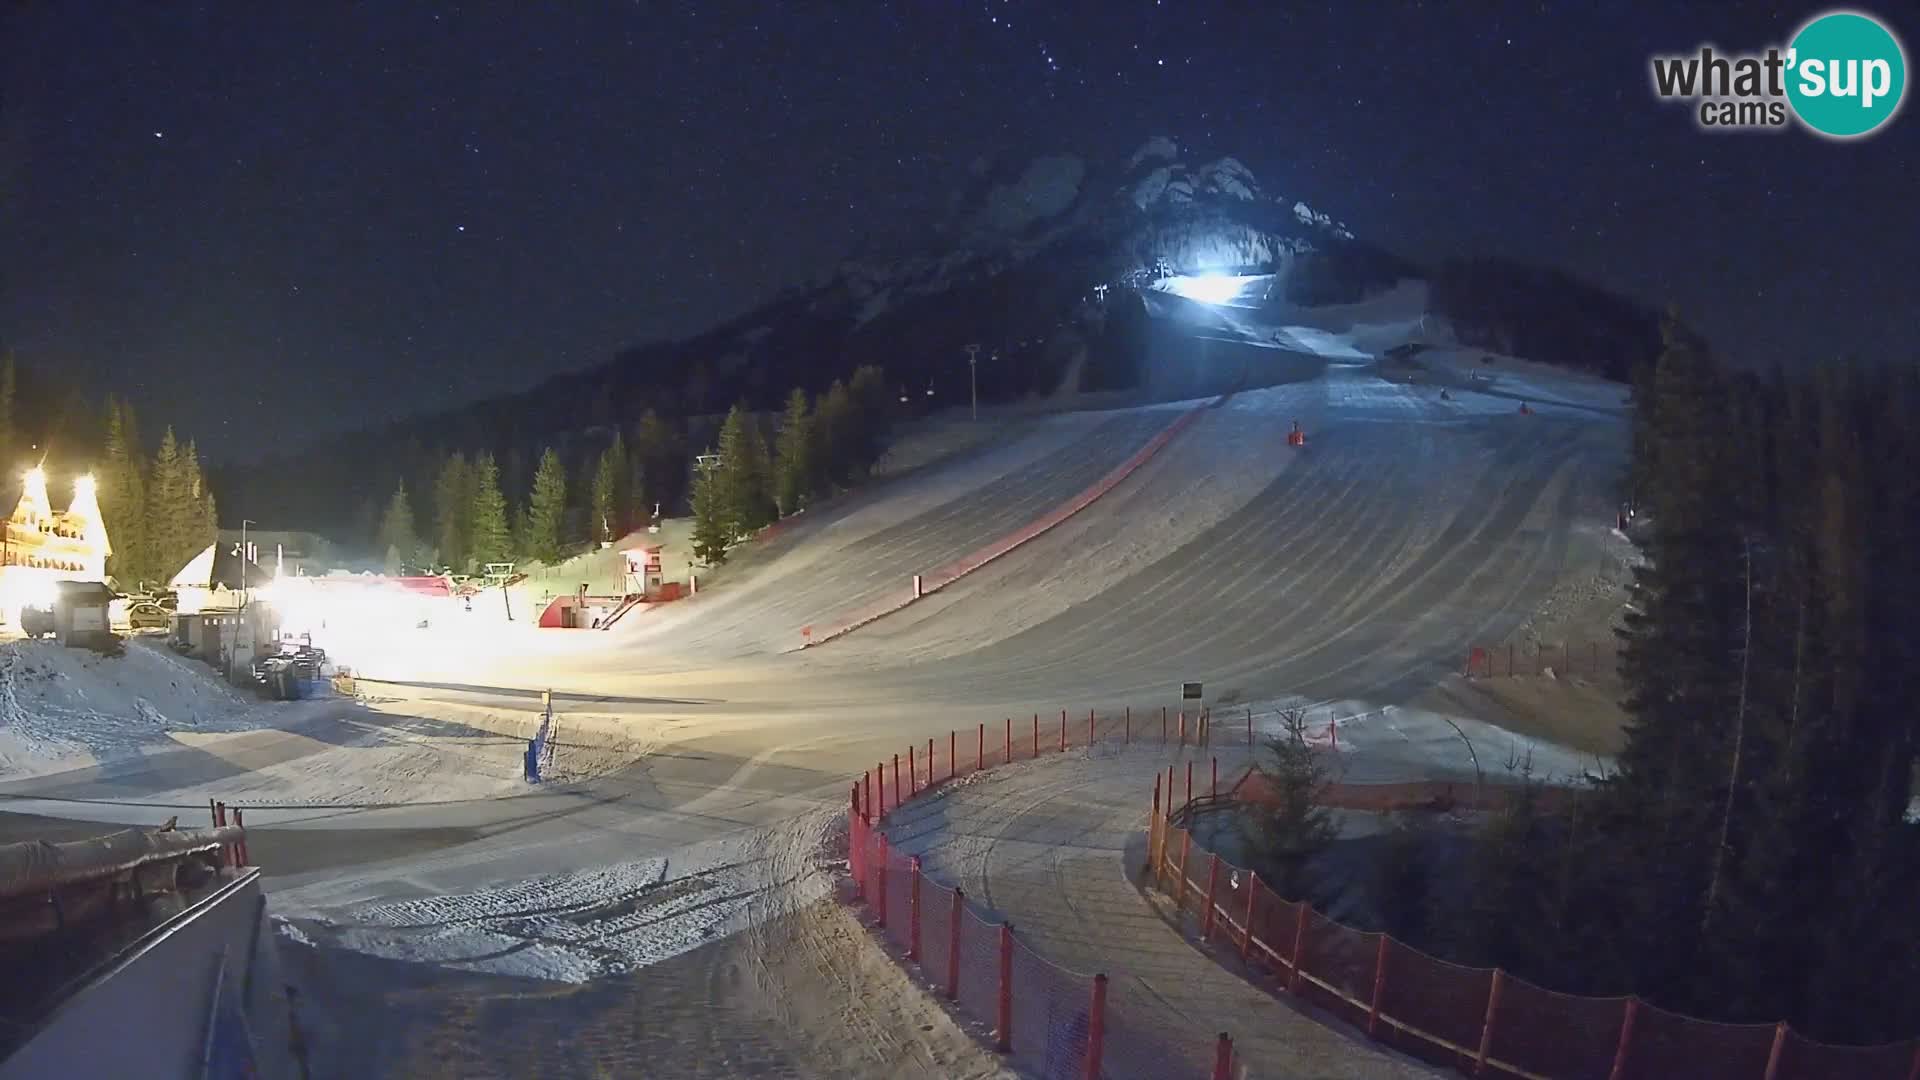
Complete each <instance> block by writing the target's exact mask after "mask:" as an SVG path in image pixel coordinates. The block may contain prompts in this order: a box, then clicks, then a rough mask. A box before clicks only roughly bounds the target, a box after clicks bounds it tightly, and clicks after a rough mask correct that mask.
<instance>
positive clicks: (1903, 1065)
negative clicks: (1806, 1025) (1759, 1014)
mask: <svg viewBox="0 0 1920 1080" xmlns="http://www.w3.org/2000/svg"><path fill="white" fill-rule="evenodd" d="M1915 1073H1920V1039H1909V1040H1907V1041H1905V1042H1897V1043H1886V1044H1883V1045H1880V1046H1835V1045H1833V1044H1832V1043H1822V1042H1814V1041H1813V1040H1812V1039H1807V1038H1803V1037H1801V1036H1800V1035H1799V1034H1798V1033H1797V1032H1793V1031H1789V1032H1787V1037H1786V1038H1785V1039H1784V1040H1782V1041H1781V1046H1780V1071H1779V1073H1778V1074H1777V1076H1776V1077H1775V1080H1842V1078H1846V1080H1911V1077H1913V1076H1914V1075H1915Z"/></svg>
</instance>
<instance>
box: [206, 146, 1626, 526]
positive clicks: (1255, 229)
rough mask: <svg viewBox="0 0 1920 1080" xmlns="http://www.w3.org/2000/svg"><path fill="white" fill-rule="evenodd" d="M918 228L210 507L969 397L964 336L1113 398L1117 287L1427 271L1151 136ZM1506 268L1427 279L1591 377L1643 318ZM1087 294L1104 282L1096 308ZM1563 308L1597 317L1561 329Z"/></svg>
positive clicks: (292, 513) (955, 203)
mask: <svg viewBox="0 0 1920 1080" xmlns="http://www.w3.org/2000/svg"><path fill="white" fill-rule="evenodd" d="M921 233H922V236H923V237H924V239H922V240H921V241H920V242H919V243H917V244H915V245H913V249H912V250H909V251H904V252H901V253H899V254H897V255H895V256H893V257H891V258H884V259H881V258H867V259H860V260H854V261H849V262H846V263H843V264H842V265H840V266H838V267H836V268H834V269H833V270H831V271H830V272H827V273H825V274H823V275H822V276H821V277H820V278H818V279H817V280H815V281H813V282H811V283H808V284H806V285H803V286H799V287H796V288H793V289H791V290H789V291H787V292H786V293H785V294H783V295H781V296H779V297H777V298H775V299H774V300H772V301H771V302H769V303H767V304H764V305H762V306H760V307H758V308H756V309H754V310H752V311H749V312H747V313H745V314H743V315H741V316H740V317H738V318H736V319H733V320H730V321H728V322H726V323H723V324H721V325H720V326H716V327H714V328H713V329H711V330H709V331H707V332H705V333H702V334H699V335H696V336H694V337H691V338H688V339H685V340H681V341H673V342H657V343H652V344H648V345H642V346H638V347H635V348H632V349H628V350H626V351H624V352H621V353H620V354H618V355H617V356H615V357H614V358H613V359H612V360H611V361H610V362H608V363H607V364H604V365H601V366H599V367H596V368H592V369H589V370H585V371H581V372H576V373H570V374H566V375H561V376H556V377H554V378H552V379H549V380H547V381H545V382H543V383H541V384H540V385H538V386H536V387H533V388H532V389H530V390H527V391H525V392H522V393H517V394H511V395H505V396H501V397H497V398H493V399H489V400H485V401H480V402H475V403H473V404H468V405H461V406H457V407H454V408H451V409H447V410H444V411H437V412H433V413H430V414H427V415H422V416H419V417H415V418H411V419H408V420H405V421H402V422H399V423H395V424H391V425H388V426H386V427H384V428H380V429H377V430H372V431H367V432H361V433H354V434H351V435H347V436H341V437H336V438H331V439H327V440H324V441H323V442H322V443H320V444H319V445H317V446H315V447H313V448H311V450H309V451H307V452H303V453H301V454H299V455H297V456H292V457H289V458H286V459H283V460H281V461H277V462H273V463H269V464H267V465H263V466H257V467H249V468H245V469H236V470H228V471H226V472H224V473H223V474H221V475H220V476H219V477H218V478H217V479H218V482H219V484H220V490H221V491H222V493H223V494H222V505H223V506H228V507H240V506H244V507H246V508H247V509H246V513H248V514H249V515H250V516H256V517H259V518H261V519H263V520H271V521H273V522H274V523H275V524H276V525H283V526H285V527H289V528H307V529H313V530H317V531H331V532H334V533H339V532H341V531H342V526H343V523H345V522H347V521H349V520H350V519H351V518H352V517H354V516H355V514H356V513H358V515H359V516H361V517H364V516H365V515H366V514H367V513H368V511H367V509H366V508H367V506H368V504H369V502H370V501H378V500H380V499H384V497H385V493H387V492H390V491H391V490H392V488H393V484H394V481H395V479H397V478H398V477H400V476H405V477H406V478H407V480H408V486H409V489H410V490H413V491H415V492H420V491H423V490H427V489H428V484H429V481H430V474H431V471H432V470H433V469H434V468H435V461H436V458H437V457H438V455H439V454H441V453H444V452H445V451H447V450H451V449H464V450H467V451H469V452H472V451H475V450H478V449H488V450H491V451H493V452H494V453H495V454H496V455H497V456H499V457H500V458H501V459H502V461H503V462H504V463H505V465H504V472H505V474H506V475H504V476H503V480H504V481H505V482H506V483H507V484H508V485H509V487H510V489H511V493H510V496H509V497H510V498H512V497H515V495H517V494H518V493H519V492H520V491H521V490H523V487H522V485H523V484H524V482H525V479H526V477H525V476H523V475H519V473H520V472H522V471H523V469H524V463H527V462H531V461H532V460H533V459H534V457H536V456H537V454H538V453H539V450H540V448H541V447H543V446H546V445H555V446H558V447H560V448H561V451H562V454H563V456H564V457H566V458H567V459H568V460H569V463H570V464H573V465H575V466H576V467H577V466H578V465H579V464H581V463H583V462H584V461H585V460H586V459H587V458H588V457H589V456H590V454H591V453H592V452H593V449H594V448H595V447H596V446H598V445H600V444H602V443H603V442H604V440H605V439H606V438H608V437H610V432H611V429H612V426H613V425H616V424H620V425H631V424H632V423H633V422H634V420H635V419H636V418H637V417H638V416H639V415H640V413H641V412H642V411H644V410H646V409H649V408H650V409H654V410H656V411H657V412H659V413H660V414H661V415H663V416H666V417H671V418H675V419H676V420H678V421H679V422H681V423H683V424H686V425H688V427H689V429H690V430H689V439H690V441H691V442H692V443H693V444H694V445H696V446H698V445H704V441H705V439H706V438H707V437H708V435H709V434H710V426H711V421H710V419H703V418H711V417H712V416H714V415H715V414H717V413H720V412H722V411H724V410H725V409H726V408H727V407H728V406H730V405H731V404H732V403H734V402H736V401H743V400H744V401H746V402H748V403H749V405H751V406H752V407H754V408H757V409H773V408H777V407H778V405H779V402H780V399H781V398H782V397H783V396H784V395H785V394H786V393H787V391H788V390H790V389H791V388H793V387H794V386H801V387H805V388H807V389H808V390H811V391H820V390H823V389H825V388H826V386H827V385H828V384H829V383H831V382H832V381H833V380H834V379H837V378H845V377H846V376H848V375H849V374H850V373H851V372H852V371H853V370H854V369H855V368H856V367H858V366H860V365H863V364H875V365H878V366H880V367H881V368H882V369H883V370H884V371H885V372H886V373H887V376H888V379H889V381H891V382H895V383H897V384H898V386H899V387H900V389H901V391H902V396H903V397H904V398H906V399H908V401H909V403H910V404H909V406H907V407H909V408H924V407H926V406H927V405H929V404H943V403H951V402H954V401H957V400H960V399H963V398H964V396H965V395H966V393H967V386H968V383H967V378H968V376H967V365H966V354H965V352H964V351H963V347H964V346H965V345H967V344H969V343H977V344H979V345H981V346H982V352H981V362H980V364H979V371H978V379H979V392H980V396H981V398H982V399H983V400H985V401H989V402H992V401H1001V400H1010V399H1014V398H1019V397H1022V396H1026V395H1034V394H1049V393H1052V392H1054V391H1055V390H1056V389H1057V388H1059V387H1060V386H1061V384H1062V380H1063V379H1064V378H1065V377H1066V375H1067V374H1068V372H1070V371H1071V372H1073V373H1074V376H1075V379H1076V386H1077V388H1078V389H1080V390H1100V389H1113V388H1123V387H1127V386H1131V385H1133V384H1134V383H1135V380H1136V379H1137V377H1138V375H1139V370H1138V365H1139V362H1140V357H1141V356H1142V355H1143V353H1144V346H1143V342H1144V340H1145V335H1146V332H1147V324H1148V321H1149V320H1148V317H1147V314H1146V310H1145V308H1144V307H1143V306H1142V305H1141V303H1140V300H1139V297H1138V295H1137V293H1136V292H1135V291H1133V290H1134V289H1135V288H1137V287H1138V286H1140V285H1144V284H1146V283H1147V282H1149V281H1150V280H1151V279H1152V278H1153V277H1155V276H1156V275H1157V274H1165V273H1172V274H1195V273H1207V272H1219V273H1233V274H1250V273H1276V274H1281V275H1283V280H1284V281H1285V283H1286V289H1287V293H1288V299H1289V300H1291V301H1293V302H1295V303H1303V304H1328V303H1344V302H1349V301H1353V300H1358V299H1360V298H1361V297H1362V296H1364V295H1366V294H1368V293H1370V292H1374V291H1377V290H1380V289H1384V288H1388V287H1391V286H1392V285H1394V284H1395V283H1396V282H1398V281H1400V280H1402V279H1406V278H1418V277H1424V276H1427V271H1425V270H1424V269H1423V268H1421V267H1419V266H1417V265H1415V264H1413V263H1410V262H1407V261H1406V260H1403V259H1400V258H1398V257H1396V256H1394V255H1392V254H1390V253H1389V252H1387V251H1386V250H1385V249H1383V248H1381V247H1379V246H1376V245H1373V244H1371V243H1368V242H1366V241H1363V240H1360V239H1358V238H1356V237H1355V236H1354V235H1353V233H1352V232H1351V231H1350V230H1348V229H1347V227H1346V226H1345V225H1344V224H1342V223H1341V222H1339V221H1337V220H1336V219H1334V218H1333V217H1331V216H1330V215H1328V214H1326V213H1324V212H1320V211H1316V210H1314V209H1313V208H1311V207H1308V206H1307V205H1306V204H1304V203H1301V202H1298V201H1294V200H1290V199H1288V198H1286V197H1285V196H1284V195H1282V194H1279V193H1273V192H1269V191H1267V190H1266V189H1265V188H1264V187H1263V186H1262V185H1261V183H1260V181H1259V180H1258V178H1256V177H1255V176H1254V175H1253V173H1252V171H1251V170H1249V169H1248V168H1247V167H1246V166H1245V165H1244V164H1242V163H1241V162H1240V161H1238V160H1237V159H1235V158H1232V157H1219V158H1214V159H1210V160H1195V159H1191V158H1189V157H1188V156H1187V155H1186V154H1185V153H1184V152H1183V151H1182V149H1181V148H1180V147H1179V146H1178V145H1177V144H1176V143H1174V141H1173V140H1171V139H1168V138H1165V137H1156V138H1153V139H1150V140H1148V141H1147V142H1146V143H1145V144H1143V145H1142V146H1141V147H1140V148H1139V149H1138V150H1137V151H1136V152H1135V153H1133V154H1132V155H1130V156H1129V157H1128V158H1127V159H1126V160H1124V161H1116V162H1110V163H1095V162H1088V161H1085V160H1083V159H1081V158H1078V157H1074V156H1071V155H1046V156H1041V157H1037V158H1034V159H1032V160H1028V161H1012V160H986V159H983V160H980V161H977V162H975V163H974V165H973V166H972V168H971V169H970V170H969V171H968V174H967V176H966V177H965V178H964V179H963V182H962V184H961V185H960V187H959V189H958V191H957V193H956V195H955V197H954V198H953V199H952V201H951V203H950V204H949V207H948V210H947V213H946V215H945V216H944V218H943V219H942V220H939V221H936V222H931V223H928V225H927V227H926V228H924V229H923V230H921ZM1502 267H1504V269H1501V268H1490V267H1488V266H1487V265H1486V264H1481V263H1471V264H1462V265H1461V267H1460V268H1457V269H1456V268H1454V266H1453V264H1449V265H1448V266H1447V267H1443V268H1442V269H1441V271H1440V273H1439V276H1438V277H1437V279H1436V280H1437V282H1438V283H1441V284H1445V285H1446V288H1444V289H1442V290H1441V291H1442V293H1443V294H1444V296H1445V305H1444V306H1445V309H1446V310H1445V313H1446V314H1448V315H1449V316H1451V317H1452V318H1454V319H1455V320H1456V322H1457V323H1458V324H1459V325H1461V326H1464V327H1467V328H1469V331H1470V335H1471V336H1470V337H1469V338H1468V340H1470V341H1482V340H1484V341H1485V342H1487V343H1488V344H1489V346H1491V345H1492V343H1493V342H1495V341H1507V340H1510V341H1511V343H1512V344H1513V345H1514V346H1515V347H1516V348H1517V349H1518V350H1519V351H1521V352H1523V353H1526V354H1528V355H1542V356H1544V355H1548V354H1551V353H1552V352H1553V351H1554V347H1555V343H1556V342H1557V341H1562V340H1566V341H1572V340H1579V341H1581V342H1582V343H1583V344H1582V345H1581V346H1580V348H1579V349H1578V350H1577V351H1578V354H1579V356H1580V357H1581V358H1582V359H1581V360H1580V361H1578V362H1580V363H1582V364H1583V365H1584V364H1587V363H1588V362H1589V360H1588V359H1587V358H1589V357H1590V358H1591V363H1592V364H1593V365H1594V366H1595V369H1596V370H1608V371H1609V373H1611V369H1603V368H1601V367H1600V366H1599V364H1600V363H1601V361H1602V359H1603V358H1604V357H1603V354H1604V353H1605V350H1606V348H1607V347H1608V346H1609V344H1610V343H1624V342H1631V341H1634V340H1637V338H1638V336H1639V333H1640V325H1641V321H1642V313H1639V312H1638V311H1637V309H1634V310H1632V311H1629V310H1628V309H1629V308H1631V305H1629V304H1627V303H1626V302H1625V301H1621V300H1619V299H1618V298H1614V297H1608V296H1607V295H1606V294H1603V293H1600V292H1599V291H1598V290H1590V289H1586V287H1584V286H1579V284H1578V283H1577V282H1573V281H1572V280H1571V279H1564V278H1562V279H1550V278H1544V277H1537V276H1536V277H1529V276H1528V275H1527V274H1526V273H1524V272H1523V270H1522V268H1511V267H1505V264H1502ZM1099 285H1105V286H1107V287H1108V288H1107V289H1106V290H1105V296H1104V298H1102V297H1100V296H1098V294H1097V293H1096V288H1095V287H1096V286H1099ZM1597 298H1605V300H1606V301H1608V302H1601V300H1600V299H1597ZM1535 311H1538V312H1541V313H1542V316H1541V317H1540V318H1538V319H1536V318H1533V317H1532V313H1533V312H1535ZM1569 312H1571V313H1572V315H1573V317H1574V318H1575V319H1576V321H1577V320H1578V319H1581V318H1592V319H1593V320H1595V325H1594V326H1592V327H1582V326H1577V325H1572V324H1569V323H1567V322H1566V321H1565V319H1566V317H1567V315H1568V313H1569ZM1546 313H1551V314H1546ZM1646 317H1647V318H1651V315H1650V313H1646ZM1621 327H1626V329H1622V328H1621ZM1503 335H1504V336H1503ZM1534 350H1537V352H1536V351H1534ZM1504 351H1514V350H1512V349H1508V350H1504ZM1649 355H1650V354H1649ZM1607 362H1608V363H1613V362H1617V361H1613V360H1610V359H1609V360H1607ZM929 390H931V391H932V394H931V395H929V393H928V391H929ZM374 392H377V390H375V391H374ZM290 476H297V477H298V482H296V483H289V482H287V481H288V478H289V477H290ZM423 509H424V507H423ZM366 524H367V523H365V522H358V523H356V525H355V526H354V527H355V529H356V530H357V529H358V528H360V527H365V526H366Z"/></svg>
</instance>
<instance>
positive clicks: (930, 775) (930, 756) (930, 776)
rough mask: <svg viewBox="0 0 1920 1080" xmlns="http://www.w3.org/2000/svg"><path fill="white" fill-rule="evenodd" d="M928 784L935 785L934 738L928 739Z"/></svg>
mask: <svg viewBox="0 0 1920 1080" xmlns="http://www.w3.org/2000/svg"><path fill="white" fill-rule="evenodd" d="M927 786H928V787H932V786H933V739H932V738H931V737H929V738H928V739H927Z"/></svg>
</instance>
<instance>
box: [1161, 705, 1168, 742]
mask: <svg viewBox="0 0 1920 1080" xmlns="http://www.w3.org/2000/svg"><path fill="white" fill-rule="evenodd" d="M1166 743H1167V707H1166V706H1165V705H1162V706H1160V745H1162V746H1165V745H1166Z"/></svg>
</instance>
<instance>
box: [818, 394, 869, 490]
mask: <svg viewBox="0 0 1920 1080" xmlns="http://www.w3.org/2000/svg"><path fill="white" fill-rule="evenodd" d="M857 422H858V418H857V417H856V416H855V415H854V405H853V397H852V395H851V394H849V393H848V392H847V386H846V384H845V383H843V382H841V381H839V380H838V379H835V380H834V382H833V385H832V386H830V387H828V388H827V392H826V394H825V395H824V396H822V397H821V398H820V401H819V402H818V404H817V405H816V407H815V410H814V449H815V453H816V454H817V455H818V458H819V461H818V464H817V465H816V467H815V475H816V476H817V477H818V478H819V485H818V487H817V489H816V490H818V491H821V492H823V493H824V492H827V491H831V490H832V489H833V488H835V487H838V486H842V485H845V484H847V483H850V482H851V481H852V479H853V475H854V457H855V454H856V452H857V447H858V440H859V433H858V431H857V430H856V424H857Z"/></svg>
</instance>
